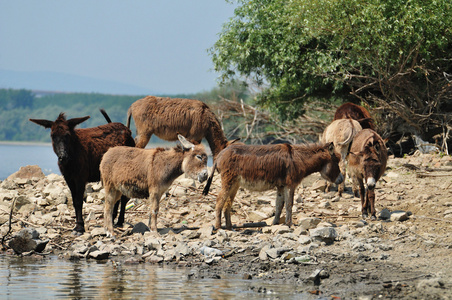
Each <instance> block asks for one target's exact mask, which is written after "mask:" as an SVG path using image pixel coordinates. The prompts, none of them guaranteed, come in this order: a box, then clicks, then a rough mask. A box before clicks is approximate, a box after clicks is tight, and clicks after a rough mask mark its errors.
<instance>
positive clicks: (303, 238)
mask: <svg viewBox="0 0 452 300" xmlns="http://www.w3.org/2000/svg"><path fill="white" fill-rule="evenodd" d="M310 242H311V238H310V237H309V236H305V235H302V236H300V237H299V238H298V243H300V244H301V245H307V244H309V243H310Z"/></svg>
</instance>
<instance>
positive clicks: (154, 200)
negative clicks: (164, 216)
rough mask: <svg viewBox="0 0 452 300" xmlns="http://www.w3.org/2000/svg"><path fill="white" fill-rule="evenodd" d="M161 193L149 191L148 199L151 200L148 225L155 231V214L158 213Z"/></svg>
mask: <svg viewBox="0 0 452 300" xmlns="http://www.w3.org/2000/svg"><path fill="white" fill-rule="evenodd" d="M161 196H162V194H159V193H157V192H154V191H149V200H150V201H151V215H150V216H149V227H150V228H151V231H157V215H158V213H159V202H160V197H161Z"/></svg>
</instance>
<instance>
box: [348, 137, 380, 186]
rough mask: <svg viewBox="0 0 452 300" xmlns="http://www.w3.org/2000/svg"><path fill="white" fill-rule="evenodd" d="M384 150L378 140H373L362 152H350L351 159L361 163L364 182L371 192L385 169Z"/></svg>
mask: <svg viewBox="0 0 452 300" xmlns="http://www.w3.org/2000/svg"><path fill="white" fill-rule="evenodd" d="M381 155H382V149H381V145H380V143H379V142H378V140H374V139H371V140H369V141H368V143H367V144H366V145H365V146H364V149H363V150H362V151H360V152H356V153H353V152H350V158H351V159H352V160H353V161H356V162H358V163H359V165H360V166H361V168H362V171H361V172H362V174H363V179H364V182H365V183H366V186H367V188H368V189H369V190H373V189H374V188H375V185H376V183H377V181H378V179H379V178H380V174H381V170H382V168H384V166H383V162H382V159H381V158H382V157H381Z"/></svg>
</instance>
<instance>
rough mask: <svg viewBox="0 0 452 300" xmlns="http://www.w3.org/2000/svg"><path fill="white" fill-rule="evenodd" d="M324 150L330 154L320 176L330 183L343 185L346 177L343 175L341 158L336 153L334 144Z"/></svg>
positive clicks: (328, 145)
mask: <svg viewBox="0 0 452 300" xmlns="http://www.w3.org/2000/svg"><path fill="white" fill-rule="evenodd" d="M324 150H326V152H327V153H328V155H329V159H327V163H326V164H325V165H324V166H323V168H322V170H321V171H320V175H321V176H322V177H323V178H324V179H326V180H328V181H330V182H334V183H336V184H341V183H342V181H344V176H343V175H342V173H341V170H340V168H339V162H340V160H341V156H340V155H339V154H338V153H336V152H335V151H334V144H333V142H331V143H329V144H327V145H326V146H325V149H324Z"/></svg>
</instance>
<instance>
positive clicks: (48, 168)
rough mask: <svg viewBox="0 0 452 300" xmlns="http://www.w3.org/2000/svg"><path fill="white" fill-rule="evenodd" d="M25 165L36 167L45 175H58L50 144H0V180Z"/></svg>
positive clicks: (58, 171)
mask: <svg viewBox="0 0 452 300" xmlns="http://www.w3.org/2000/svg"><path fill="white" fill-rule="evenodd" d="M27 165H38V166H39V167H40V168H41V169H42V171H43V172H44V174H46V175H48V174H50V173H56V174H60V170H59V169H58V164H57V157H56V155H55V153H54V152H53V149H52V145H51V144H29V143H0V180H5V179H6V178H7V177H8V176H9V175H11V174H12V173H14V172H17V171H19V169H20V167H24V166H27Z"/></svg>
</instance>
